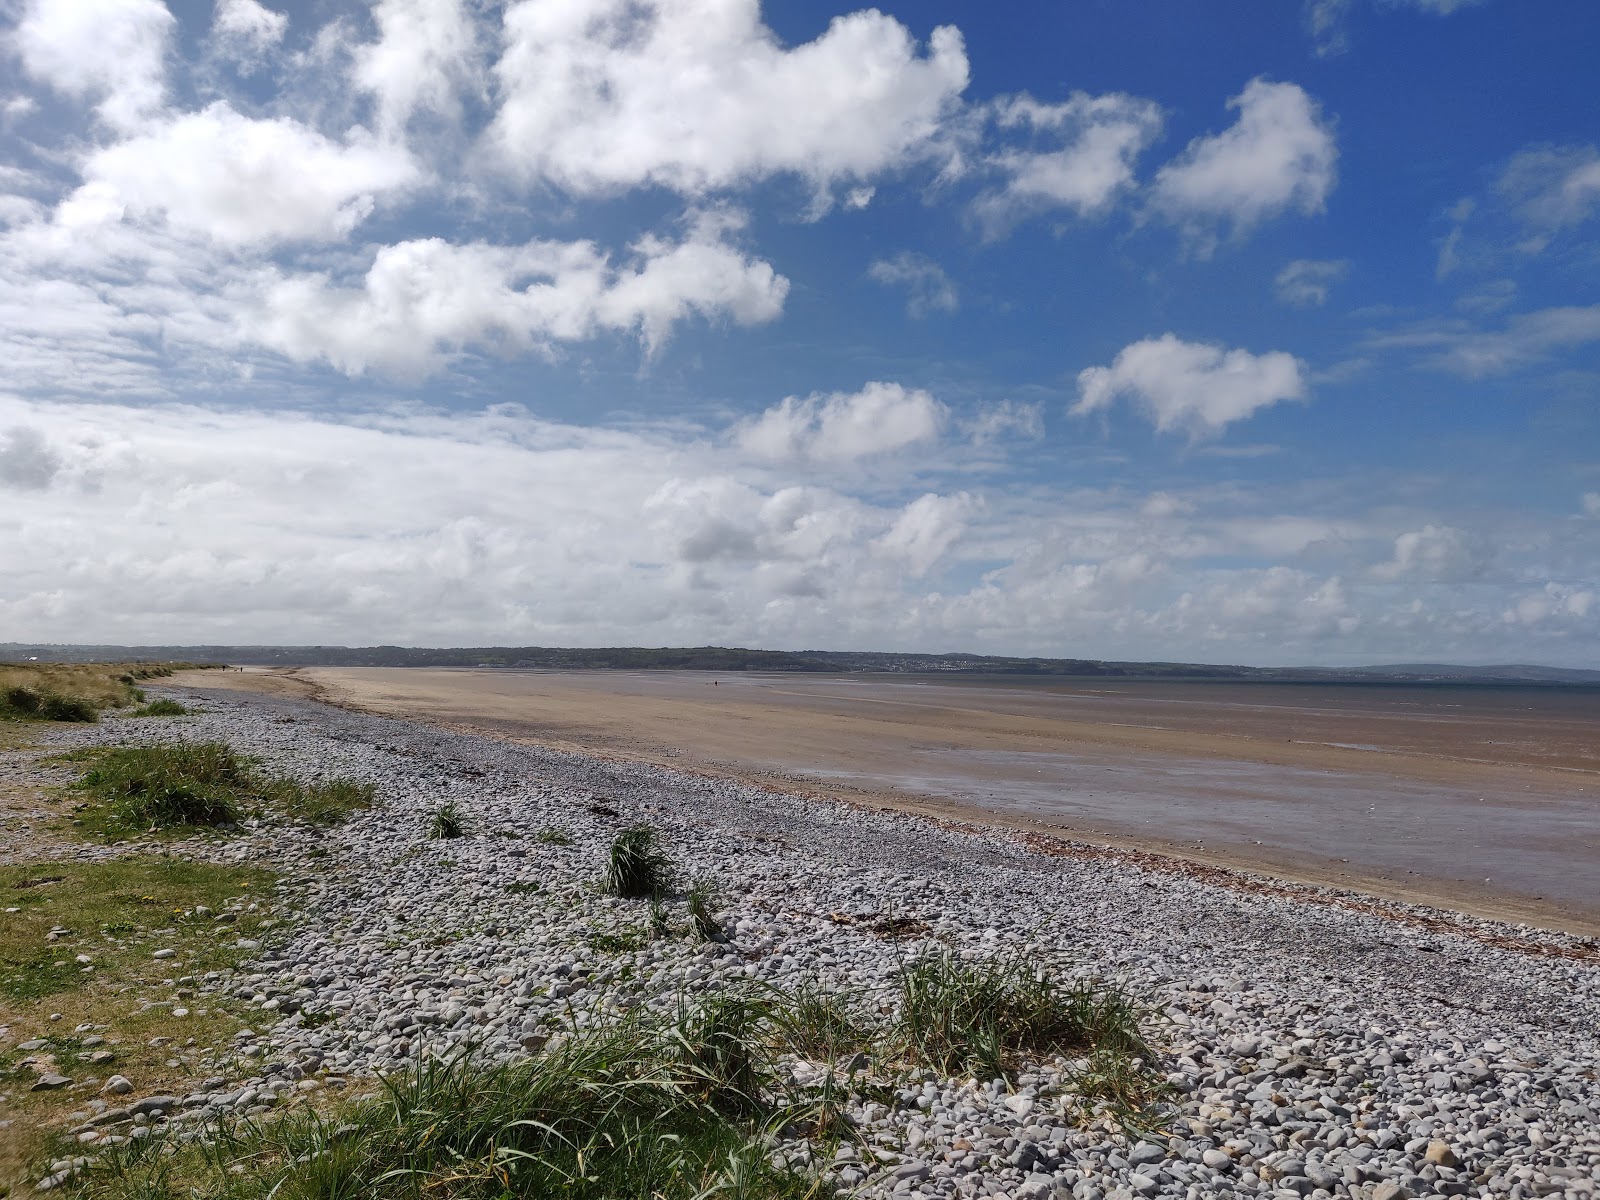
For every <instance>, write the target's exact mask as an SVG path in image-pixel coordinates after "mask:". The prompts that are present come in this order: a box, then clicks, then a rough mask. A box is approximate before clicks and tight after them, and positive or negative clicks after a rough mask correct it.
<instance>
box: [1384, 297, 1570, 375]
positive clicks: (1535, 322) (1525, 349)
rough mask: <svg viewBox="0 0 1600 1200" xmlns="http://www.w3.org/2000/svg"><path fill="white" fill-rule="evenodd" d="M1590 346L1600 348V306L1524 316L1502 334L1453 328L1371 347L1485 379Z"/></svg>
mask: <svg viewBox="0 0 1600 1200" xmlns="http://www.w3.org/2000/svg"><path fill="white" fill-rule="evenodd" d="M1590 342H1600V304H1594V305H1590V306H1588V307H1586V308H1585V307H1566V308H1544V309H1539V310H1537V311H1535V312H1529V313H1519V314H1517V315H1516V316H1513V317H1512V318H1510V320H1508V321H1507V322H1506V324H1505V326H1504V327H1503V328H1501V329H1477V328H1472V327H1469V326H1466V325H1463V324H1452V325H1447V326H1445V327H1443V328H1430V327H1422V328H1416V329H1410V330H1403V331H1401V332H1399V333H1392V334H1385V335H1383V336H1380V337H1376V338H1373V339H1371V341H1370V342H1369V344H1370V345H1372V346H1373V347H1375V348H1378V349H1390V348H1401V349H1417V350H1422V351H1425V352H1426V354H1425V358H1424V361H1425V362H1426V363H1427V365H1429V366H1432V367H1436V368H1438V369H1440V370H1444V371H1450V372H1452V373H1454V374H1457V375H1462V376H1464V377H1466V378H1468V379H1480V378H1484V377H1486V376H1490V375H1503V374H1505V373H1507V372H1509V371H1514V370H1517V369H1518V368H1520V367H1526V366H1528V365H1530V364H1532V363H1537V362H1540V361H1542V360H1544V359H1546V358H1548V357H1550V356H1551V355H1552V354H1555V353H1557V352H1559V351H1562V350H1570V349H1573V348H1575V347H1578V346H1582V345H1586V344H1588V343H1590Z"/></svg>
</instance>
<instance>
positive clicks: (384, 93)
mask: <svg viewBox="0 0 1600 1200" xmlns="http://www.w3.org/2000/svg"><path fill="white" fill-rule="evenodd" d="M372 19H373V20H374V21H375V22H377V25H378V40H377V41H375V42H373V43H371V44H369V45H364V46H359V47H357V48H356V50H355V77H356V81H357V83H358V84H359V86H360V87H361V88H362V89H364V90H365V91H368V92H370V93H372V94H373V95H374V96H375V97H376V98H377V102H378V127H379V129H380V130H382V131H384V132H387V133H391V134H393V133H398V132H401V131H403V130H404V129H405V127H406V124H407V123H408V122H409V121H410V120H411V117H412V114H413V113H415V112H417V111H419V110H420V111H424V112H433V113H440V114H443V115H446V116H449V115H452V114H454V113H455V111H456V110H457V108H458V105H459V101H458V99H457V97H458V95H459V94H460V93H461V92H463V91H474V90H476V91H478V92H480V93H481V92H482V90H483V87H482V84H481V83H480V82H475V81H476V80H480V79H481V77H482V64H481V62H480V61H479V55H480V48H479V45H478V34H477V27H476V25H475V24H474V22H473V19H472V15H471V13H469V12H468V11H467V9H466V7H465V5H464V4H463V2H462V0H378V2H377V3H376V4H375V5H374V6H373V10H372Z"/></svg>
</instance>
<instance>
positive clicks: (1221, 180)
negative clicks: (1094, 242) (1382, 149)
mask: <svg viewBox="0 0 1600 1200" xmlns="http://www.w3.org/2000/svg"><path fill="white" fill-rule="evenodd" d="M1228 107H1229V108H1231V109H1235V110H1237V112H1238V114H1239V116H1238V119H1237V120H1236V121H1235V122H1234V124H1233V125H1231V126H1230V127H1229V128H1227V129H1225V130H1223V131H1222V132H1221V133H1217V134H1212V135H1209V136H1207V137H1199V138H1196V139H1195V140H1194V141H1192V142H1190V143H1189V146H1188V149H1187V150H1185V151H1184V153H1183V154H1182V155H1180V156H1179V157H1178V158H1177V159H1175V160H1174V161H1172V162H1170V163H1168V164H1167V165H1166V166H1164V167H1162V168H1161V170H1160V171H1159V172H1157V174H1156V178H1155V183H1154V185H1153V187H1152V191H1151V201H1150V204H1151V209H1152V210H1153V211H1154V212H1155V213H1157V214H1158V215H1160V216H1162V217H1164V218H1165V219H1167V220H1169V221H1171V222H1173V223H1174V224H1176V225H1178V226H1179V227H1180V228H1182V229H1184V230H1185V231H1186V232H1187V233H1188V235H1189V236H1190V238H1191V239H1192V240H1193V242H1194V244H1195V246H1196V248H1197V250H1198V251H1199V252H1200V253H1202V254H1206V253H1210V251H1211V249H1213V248H1214V247H1215V244H1216V241H1217V239H1218V237H1219V236H1220V234H1221V232H1222V231H1223V230H1228V231H1230V232H1231V234H1232V236H1234V237H1241V236H1243V235H1244V234H1246V233H1248V232H1249V231H1250V230H1252V229H1254V228H1255V227H1256V226H1257V225H1259V224H1261V223H1262V222H1263V221H1266V220H1269V219H1271V218H1273V217H1277V216H1280V215H1282V214H1283V213H1286V212H1288V211H1290V210H1291V209H1293V210H1298V211H1299V212H1301V213H1304V214H1306V215H1308V216H1309V215H1311V214H1314V213H1318V212H1321V211H1322V210H1323V207H1324V205H1325V204H1326V202H1327V198H1328V194H1329V193H1330V192H1332V191H1333V186H1334V181H1335V178H1336V172H1335V165H1336V163H1337V161H1338V157H1339V152H1338V148H1337V146H1336V144H1335V141H1334V136H1333V127H1332V125H1331V124H1330V123H1329V122H1328V121H1327V120H1326V119H1324V117H1323V115H1322V111H1321V108H1320V106H1319V105H1318V104H1317V103H1316V101H1314V100H1312V99H1311V97H1310V96H1308V95H1307V94H1306V93H1305V91H1304V90H1303V89H1302V88H1300V87H1299V86H1298V85H1296V84H1293V83H1273V82H1270V81H1269V80H1266V79H1260V78H1258V79H1253V80H1251V81H1250V83H1249V84H1248V85H1247V86H1246V87H1245V89H1244V91H1242V92H1240V93H1239V95H1237V96H1235V97H1234V98H1233V99H1232V100H1230V101H1228Z"/></svg>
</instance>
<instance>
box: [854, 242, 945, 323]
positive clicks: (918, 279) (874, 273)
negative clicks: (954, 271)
mask: <svg viewBox="0 0 1600 1200" xmlns="http://www.w3.org/2000/svg"><path fill="white" fill-rule="evenodd" d="M867 276H868V278H870V279H872V280H873V281H874V282H876V283H881V284H884V285H885V286H889V287H894V286H901V287H904V288H905V289H906V291H907V293H908V295H907V298H906V312H908V313H909V314H910V315H911V316H913V317H925V316H927V315H928V314H929V313H930V312H932V311H934V310H935V309H937V310H938V311H940V312H955V311H956V309H957V308H959V307H960V301H959V299H958V297H957V295H956V285H955V284H954V283H953V282H952V281H951V279H950V276H948V275H946V274H945V273H944V268H943V267H941V266H940V265H939V264H938V263H936V262H934V261H933V259H931V258H928V257H927V256H926V255H923V254H915V253H913V252H912V251H910V250H903V251H901V252H900V253H899V254H897V255H895V256H894V257H893V258H880V259H878V260H877V261H876V262H874V263H873V264H872V266H870V267H869V268H867Z"/></svg>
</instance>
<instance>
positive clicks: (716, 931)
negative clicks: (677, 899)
mask: <svg viewBox="0 0 1600 1200" xmlns="http://www.w3.org/2000/svg"><path fill="white" fill-rule="evenodd" d="M716 902H717V894H716V892H715V891H714V890H713V889H712V887H711V885H710V884H708V883H704V882H701V883H696V884H695V885H694V887H692V888H691V889H690V890H689V920H690V922H691V923H692V924H693V925H694V932H695V936H696V937H698V938H699V939H700V940H701V941H702V942H725V941H727V940H728V935H727V934H725V933H723V931H722V925H721V923H720V922H718V920H717V919H716V917H714V916H712V914H711V909H712V906H713V905H715V904H716Z"/></svg>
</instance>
